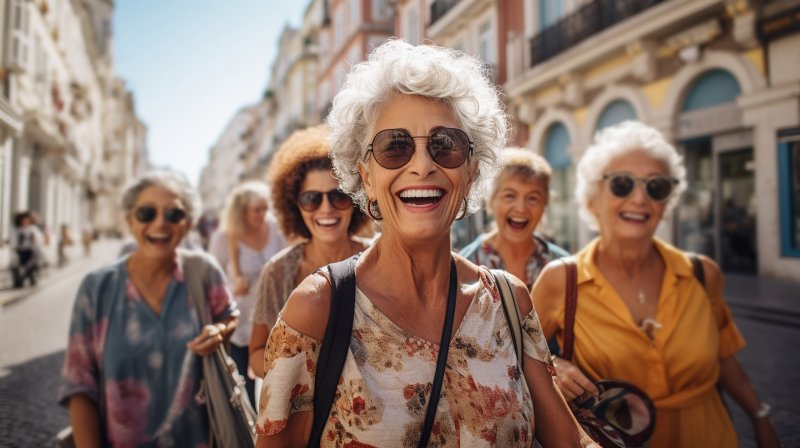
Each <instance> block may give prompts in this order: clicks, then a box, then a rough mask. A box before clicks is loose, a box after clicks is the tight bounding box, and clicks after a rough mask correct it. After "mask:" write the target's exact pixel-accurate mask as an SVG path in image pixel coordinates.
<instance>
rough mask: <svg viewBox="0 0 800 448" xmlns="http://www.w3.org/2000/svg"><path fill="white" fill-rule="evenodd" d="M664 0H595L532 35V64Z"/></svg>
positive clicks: (546, 58)
mask: <svg viewBox="0 0 800 448" xmlns="http://www.w3.org/2000/svg"><path fill="white" fill-rule="evenodd" d="M664 1H666V0H594V1H593V2H591V3H588V4H586V5H584V6H582V7H580V8H579V9H578V10H576V11H575V12H573V13H571V14H569V15H567V16H565V17H564V18H562V19H561V20H559V21H558V22H556V23H554V24H553V25H551V26H549V27H547V28H545V29H544V30H542V32H540V33H539V34H537V35H536V36H534V37H532V38H531V67H533V66H534V65H536V64H539V63H541V62H544V61H546V60H548V59H550V58H552V57H553V56H556V55H557V54H559V53H561V52H563V51H566V50H568V49H569V48H571V47H573V46H575V45H577V44H579V43H581V42H582V41H584V40H586V39H587V38H589V37H591V36H593V35H595V34H598V33H600V32H601V31H603V30H605V29H607V28H610V27H612V26H614V25H616V24H618V23H620V22H622V21H624V20H626V19H628V18H630V17H633V16H635V15H636V14H638V13H640V12H642V11H644V10H646V9H647V8H650V7H651V6H655V5H657V4H659V3H663V2H664Z"/></svg>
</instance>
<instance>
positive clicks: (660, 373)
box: [540, 240, 745, 448]
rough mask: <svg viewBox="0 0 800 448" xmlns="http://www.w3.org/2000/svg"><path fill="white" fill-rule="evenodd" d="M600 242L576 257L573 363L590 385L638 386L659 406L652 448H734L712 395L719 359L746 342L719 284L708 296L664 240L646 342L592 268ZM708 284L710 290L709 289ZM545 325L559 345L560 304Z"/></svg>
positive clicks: (721, 407) (686, 261)
mask: <svg viewBox="0 0 800 448" xmlns="http://www.w3.org/2000/svg"><path fill="white" fill-rule="evenodd" d="M598 243H599V240H595V241H593V242H592V243H590V244H589V245H588V246H587V247H586V248H584V249H583V250H582V251H580V252H579V253H578V254H577V255H576V259H577V265H578V306H577V312H576V315H575V343H574V355H573V362H575V363H576V364H577V365H578V367H580V369H581V370H582V371H583V372H584V373H585V374H586V375H587V376H588V377H589V378H591V379H592V380H594V381H596V380H599V379H603V378H607V379H612V378H613V379H621V380H625V381H629V382H631V383H633V384H635V385H637V386H639V387H640V388H642V389H643V390H644V391H645V392H647V394H648V395H649V396H650V398H652V399H653V401H654V402H655V406H656V429H655V433H654V434H653V437H652V439H651V441H650V444H649V447H651V448H657V447H688V446H702V447H704V448H711V447H734V446H737V439H736V433H735V431H734V429H733V424H732V423H731V420H730V417H729V415H728V412H727V410H726V409H725V406H724V404H723V402H722V400H721V398H720V396H719V393H718V392H717V389H716V384H717V380H718V378H719V374H720V363H719V361H720V360H721V359H724V358H726V357H729V356H732V355H733V354H735V353H736V352H737V351H739V350H740V349H741V348H742V347H744V344H745V343H744V339H743V338H742V336H741V334H740V333H739V330H738V329H737V328H736V325H735V324H734V322H733V318H732V316H731V313H730V310H729V309H728V307H727V305H726V304H725V302H724V300H723V297H722V282H719V285H717V286H716V287H715V288H713V290H709V291H706V289H705V288H704V287H703V285H702V284H701V283H700V282H699V281H698V280H697V279H696V278H695V277H694V273H693V270H692V263H691V260H690V259H689V258H688V257H687V256H686V255H685V254H684V253H683V252H681V251H680V250H678V249H676V248H675V247H673V246H670V245H669V244H666V243H664V242H662V241H659V240H655V245H656V247H657V249H658V251H659V252H660V254H661V256H662V258H663V259H664V261H665V264H666V269H665V271H664V279H663V281H662V287H661V294H660V296H659V303H658V311H657V315H656V320H657V321H658V322H660V323H661V324H662V325H663V326H662V327H661V328H660V329H659V330H656V334H655V338H654V339H652V340H651V339H650V338H648V337H647V335H645V333H644V332H643V331H642V330H641V329H640V328H639V326H638V325H637V324H636V323H635V322H634V320H633V318H632V316H631V314H630V312H629V310H628V308H627V306H626V305H625V303H624V302H623V300H622V298H621V297H620V296H619V294H618V293H617V292H616V290H614V288H613V287H612V286H611V285H610V284H609V283H608V282H607V281H606V279H605V278H603V275H602V274H601V273H600V271H599V270H598V269H597V265H596V264H595V259H596V258H595V252H596V250H597V247H598ZM709 286H711V285H709ZM560 302H561V304H560V306H558V307H553V308H551V314H550V315H549V316H545V315H540V316H541V319H542V321H543V322H544V321H549V320H550V319H554V321H556V322H558V328H557V330H556V331H557V333H556V334H557V337H558V340H559V344H563V330H564V301H563V299H562V300H561V301H560ZM562 346H563V345H562Z"/></svg>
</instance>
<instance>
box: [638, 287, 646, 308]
mask: <svg viewBox="0 0 800 448" xmlns="http://www.w3.org/2000/svg"><path fill="white" fill-rule="evenodd" d="M644 299H645V295H644V290H643V289H640V290H639V304H640V305H644Z"/></svg>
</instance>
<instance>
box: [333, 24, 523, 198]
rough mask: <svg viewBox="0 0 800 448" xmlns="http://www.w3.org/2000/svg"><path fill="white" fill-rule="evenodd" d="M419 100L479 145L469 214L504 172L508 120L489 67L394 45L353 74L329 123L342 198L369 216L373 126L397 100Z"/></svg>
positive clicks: (440, 51) (450, 53)
mask: <svg viewBox="0 0 800 448" xmlns="http://www.w3.org/2000/svg"><path fill="white" fill-rule="evenodd" d="M398 94H401V95H416V96H420V97H423V98H426V99H430V100H433V101H436V102H438V103H440V104H444V105H445V106H447V107H448V108H449V109H450V110H451V111H452V112H453V115H454V116H455V118H456V120H457V121H458V123H459V126H460V127H461V129H463V130H464V131H465V132H466V133H467V135H468V136H469V138H470V140H472V141H473V142H474V150H473V154H472V158H471V160H470V163H471V164H472V165H473V166H475V165H477V171H476V177H475V180H474V182H473V184H472V187H471V188H470V191H469V193H468V195H467V212H468V213H474V212H475V211H477V210H478V209H480V207H481V202H482V198H483V194H484V191H485V188H486V184H487V182H488V181H489V180H490V179H492V178H493V177H494V175H495V173H496V171H497V168H496V163H497V162H496V158H497V154H498V153H499V152H500V150H501V149H503V147H504V146H505V143H506V138H507V137H506V136H507V130H508V118H507V115H506V113H505V111H504V109H503V104H502V103H501V102H500V97H499V93H498V89H497V87H495V86H494V85H493V84H492V83H491V82H490V81H489V78H488V77H487V69H486V67H485V66H484V64H483V63H482V62H481V61H480V60H478V59H476V58H474V57H472V56H469V55H466V54H464V53H462V52H460V51H457V50H452V49H448V48H442V47H437V46H433V45H416V46H414V45H411V44H409V43H406V42H404V41H402V40H398V39H389V40H388V41H387V42H385V43H384V44H382V45H381V46H379V47H378V48H376V49H375V50H374V51H373V52H372V53H371V54H370V55H369V57H368V59H367V60H366V61H365V62H362V63H359V64H357V65H355V66H354V67H353V69H352V70H351V71H350V74H349V75H348V76H347V79H346V81H345V83H344V86H343V87H342V89H341V91H340V92H339V93H338V94H337V95H336V97H335V98H334V100H333V108H332V109H331V111H330V114H329V115H328V118H327V120H326V121H327V123H328V125H329V126H330V128H331V136H330V142H331V148H332V149H331V159H333V169H334V173H335V174H336V177H337V178H338V179H339V183H340V186H341V188H342V190H343V191H345V192H346V193H348V194H350V195H351V196H352V197H353V200H354V202H355V203H356V204H358V205H359V206H360V207H361V209H362V210H365V211H366V210H367V206H368V205H367V201H368V198H367V193H366V191H365V190H364V184H363V183H362V180H361V176H360V175H359V173H358V165H359V164H363V163H364V160H365V159H366V155H367V145H368V144H369V140H370V137H371V136H370V134H371V132H372V131H373V129H372V125H373V124H374V122H375V119H376V117H377V116H378V114H379V112H380V108H381V107H382V106H384V105H385V104H386V103H387V102H388V101H389V100H391V99H392V98H393V97H394V96H395V95H398Z"/></svg>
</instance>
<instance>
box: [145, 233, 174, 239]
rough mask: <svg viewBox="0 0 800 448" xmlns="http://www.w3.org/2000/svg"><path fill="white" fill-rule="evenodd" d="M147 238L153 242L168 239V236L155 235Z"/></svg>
mask: <svg viewBox="0 0 800 448" xmlns="http://www.w3.org/2000/svg"><path fill="white" fill-rule="evenodd" d="M147 237H148V238H152V239H154V240H166V239H169V237H170V236H169V235H166V234H157V235H148V236H147Z"/></svg>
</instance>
